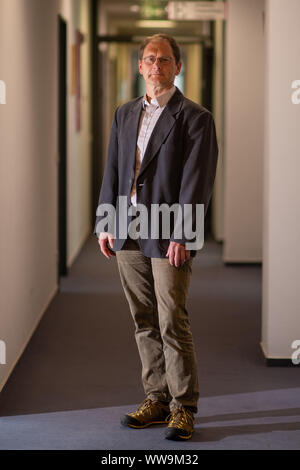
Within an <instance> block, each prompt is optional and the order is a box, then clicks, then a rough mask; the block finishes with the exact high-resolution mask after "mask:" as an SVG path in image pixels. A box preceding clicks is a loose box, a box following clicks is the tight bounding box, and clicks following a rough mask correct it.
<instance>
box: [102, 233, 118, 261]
mask: <svg viewBox="0 0 300 470" xmlns="http://www.w3.org/2000/svg"><path fill="white" fill-rule="evenodd" d="M107 242H108V244H109V245H108V244H107ZM98 243H99V245H100V249H101V252H102V253H103V254H104V256H106V258H108V259H109V258H110V257H111V256H116V253H115V252H114V251H112V250H111V249H110V248H109V246H110V247H111V248H113V246H114V237H113V235H112V234H111V233H107V232H101V233H100V235H99V238H98Z"/></svg>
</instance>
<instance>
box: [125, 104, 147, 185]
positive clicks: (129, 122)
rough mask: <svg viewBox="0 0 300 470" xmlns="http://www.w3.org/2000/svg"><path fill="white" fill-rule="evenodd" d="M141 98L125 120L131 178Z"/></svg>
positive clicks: (133, 170)
mask: <svg viewBox="0 0 300 470" xmlns="http://www.w3.org/2000/svg"><path fill="white" fill-rule="evenodd" d="M142 103H143V97H141V98H140V99H138V100H137V101H136V102H135V103H134V105H133V106H132V108H131V110H130V112H129V113H128V118H127V119H126V127H125V132H124V134H125V141H126V144H125V145H126V148H127V151H128V153H127V155H128V166H129V167H130V169H131V173H132V176H133V175H134V172H135V159H136V143H137V137H138V128H139V121H140V116H141V112H142V109H143V108H142Z"/></svg>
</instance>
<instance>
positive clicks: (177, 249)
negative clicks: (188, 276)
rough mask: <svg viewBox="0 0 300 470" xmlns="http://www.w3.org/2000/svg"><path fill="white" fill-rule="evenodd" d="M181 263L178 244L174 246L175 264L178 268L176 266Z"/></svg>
mask: <svg viewBox="0 0 300 470" xmlns="http://www.w3.org/2000/svg"><path fill="white" fill-rule="evenodd" d="M180 265H181V248H180V247H179V246H176V248H175V266H176V268H178V266H180Z"/></svg>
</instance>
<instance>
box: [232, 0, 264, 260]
mask: <svg viewBox="0 0 300 470" xmlns="http://www.w3.org/2000/svg"><path fill="white" fill-rule="evenodd" d="M263 9H264V0H251V1H249V0H228V19H227V23H226V51H225V54H226V56H225V161H224V250H223V260H224V261H225V262H257V261H261V259H262V168H263V109H264V99H263V98H264V93H263V89H264V50H263V45H264V39H263Z"/></svg>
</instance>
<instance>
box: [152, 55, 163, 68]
mask: <svg viewBox="0 0 300 470" xmlns="http://www.w3.org/2000/svg"><path fill="white" fill-rule="evenodd" d="M152 65H156V66H158V67H160V65H161V64H160V58H159V57H155V61H154V62H153V64H152Z"/></svg>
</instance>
